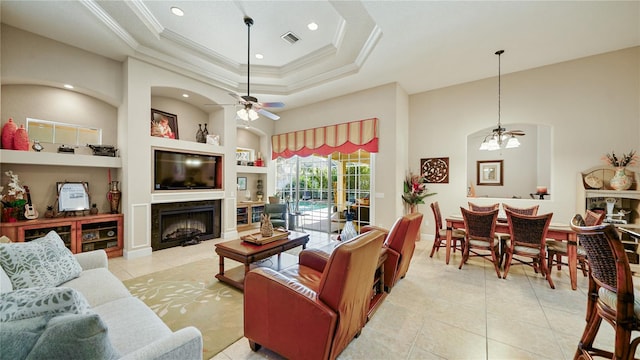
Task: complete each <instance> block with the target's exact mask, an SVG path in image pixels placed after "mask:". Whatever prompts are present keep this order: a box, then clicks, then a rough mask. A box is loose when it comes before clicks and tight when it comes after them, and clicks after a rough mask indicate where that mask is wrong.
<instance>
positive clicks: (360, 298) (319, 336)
mask: <svg viewBox="0 0 640 360" xmlns="http://www.w3.org/2000/svg"><path fill="white" fill-rule="evenodd" d="M384 237H385V234H384V233H383V232H380V231H369V232H367V233H365V234H361V235H358V236H356V237H355V238H353V239H351V240H349V241H345V242H342V243H340V244H339V245H337V246H336V247H335V249H334V250H333V252H332V253H331V255H330V256H329V258H326V257H325V256H324V255H325V254H324V253H321V254H317V253H316V249H306V250H303V251H302V252H301V253H300V255H299V257H298V261H299V263H298V264H297V265H292V266H290V267H287V268H285V269H283V270H281V271H280V272H277V271H275V270H273V269H270V268H266V267H260V268H256V269H253V270H251V271H249V272H248V273H247V276H246V278H245V282H244V336H245V337H246V338H247V339H248V340H249V346H250V347H251V349H252V350H254V351H257V350H259V349H260V347H262V346H264V347H265V348H268V349H270V350H272V351H274V352H276V353H278V354H280V355H282V356H283V357H285V358H287V359H335V358H336V357H338V355H339V354H340V353H341V352H342V351H343V350H344V349H345V348H346V347H347V345H349V343H350V342H351V340H352V339H353V338H354V337H357V336H358V335H359V334H360V332H361V331H362V328H363V327H364V325H365V323H366V320H367V315H368V311H369V303H370V301H371V292H372V281H373V278H374V274H375V272H376V267H377V266H378V265H377V264H378V259H379V258H380V248H381V247H382V242H383V241H384Z"/></svg>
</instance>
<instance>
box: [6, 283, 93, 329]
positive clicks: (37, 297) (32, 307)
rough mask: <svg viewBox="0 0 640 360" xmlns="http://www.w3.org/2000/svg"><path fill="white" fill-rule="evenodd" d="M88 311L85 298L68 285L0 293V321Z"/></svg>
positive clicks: (85, 312)
mask: <svg viewBox="0 0 640 360" xmlns="http://www.w3.org/2000/svg"><path fill="white" fill-rule="evenodd" d="M90 312H91V310H90V307H89V303H88V302H87V299H85V297H84V296H83V295H82V294H81V293H79V292H78V291H76V290H75V289H72V288H68V287H52V288H43V287H35V288H29V289H18V290H15V291H11V292H8V293H4V294H0V322H7V321H15V320H22V319H27V318H32V317H37V316H41V315H49V314H60V313H72V314H87V313H90Z"/></svg>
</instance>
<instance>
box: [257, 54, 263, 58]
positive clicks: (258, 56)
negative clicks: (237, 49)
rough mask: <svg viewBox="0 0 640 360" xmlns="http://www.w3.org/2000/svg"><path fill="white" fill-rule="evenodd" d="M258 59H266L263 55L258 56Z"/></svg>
mask: <svg viewBox="0 0 640 360" xmlns="http://www.w3.org/2000/svg"><path fill="white" fill-rule="evenodd" d="M256 59H264V55H262V54H256Z"/></svg>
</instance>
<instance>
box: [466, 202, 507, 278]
mask: <svg viewBox="0 0 640 360" xmlns="http://www.w3.org/2000/svg"><path fill="white" fill-rule="evenodd" d="M460 211H461V212H462V218H463V219H464V228H465V245H464V251H463V252H462V260H461V261H460V266H458V269H462V265H464V263H466V262H467V260H468V259H469V256H471V255H470V254H471V253H473V254H474V256H481V257H483V258H485V259H486V260H489V259H488V258H489V256H491V262H492V263H493V266H494V268H495V269H496V274H497V275H498V278H501V277H502V276H501V275H500V265H499V261H500V254H499V247H500V246H499V241H498V239H497V238H496V236H495V233H496V220H497V218H498V209H495V210H492V211H485V212H478V211H471V210H467V209H465V208H463V207H460ZM481 250H482V251H489V253H484V254H483V253H480V252H479V251H481Z"/></svg>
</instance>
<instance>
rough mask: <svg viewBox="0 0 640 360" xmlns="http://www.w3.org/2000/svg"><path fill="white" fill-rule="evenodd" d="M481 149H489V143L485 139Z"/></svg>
mask: <svg viewBox="0 0 640 360" xmlns="http://www.w3.org/2000/svg"><path fill="white" fill-rule="evenodd" d="M479 150H489V143H487V142H486V141H483V142H482V144H480V149H479Z"/></svg>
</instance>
